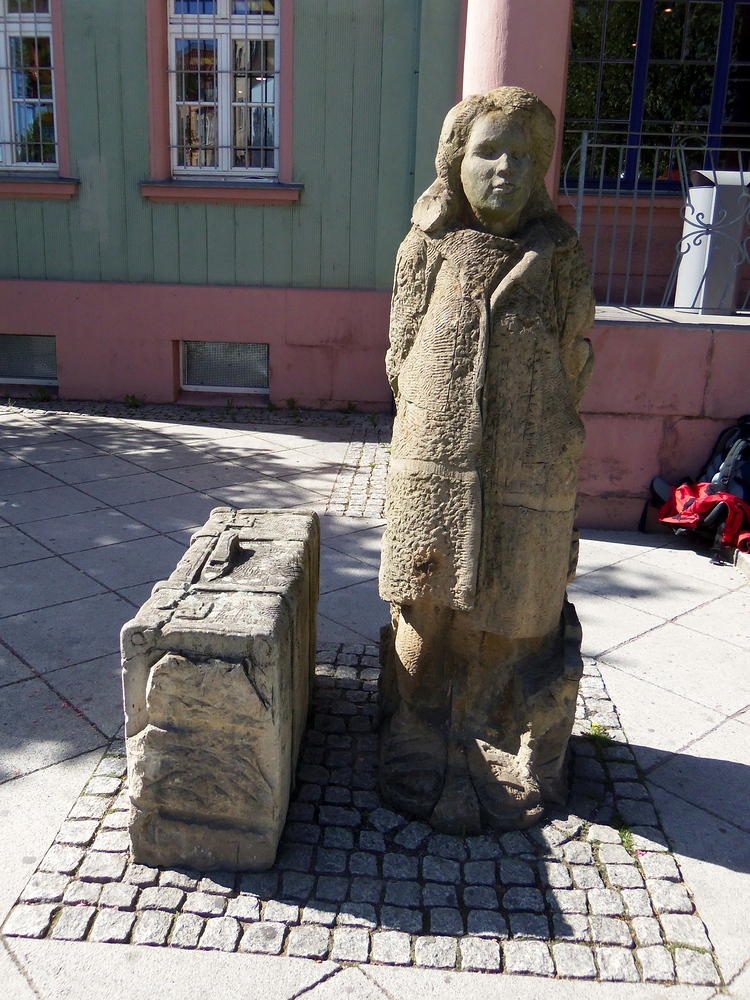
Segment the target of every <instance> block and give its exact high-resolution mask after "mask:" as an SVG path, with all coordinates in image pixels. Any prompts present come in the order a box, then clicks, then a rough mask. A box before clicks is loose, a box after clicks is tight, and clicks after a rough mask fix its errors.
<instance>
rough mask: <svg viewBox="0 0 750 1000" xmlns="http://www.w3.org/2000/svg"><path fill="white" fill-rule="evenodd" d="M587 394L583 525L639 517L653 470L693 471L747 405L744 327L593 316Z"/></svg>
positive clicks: (748, 349) (748, 356) (749, 337)
mask: <svg viewBox="0 0 750 1000" xmlns="http://www.w3.org/2000/svg"><path fill="white" fill-rule="evenodd" d="M589 336H590V338H591V341H592V343H593V346H594V353H595V364H594V374H593V377H592V380H591V384H590V386H589V389H588V392H587V393H586V396H585V398H584V400H583V404H582V407H581V414H582V417H583V421H584V423H585V425H586V435H587V436H586V447H585V449H584V453H583V458H582V461H581V472H580V482H579V523H580V524H581V525H582V526H585V527H598V528H630V529H634V528H635V527H636V526H637V524H638V518H639V516H640V513H641V510H642V508H643V503H644V500H645V499H646V497H647V496H648V486H649V483H650V482H651V480H652V479H653V478H654V476H662V477H663V478H665V479H666V480H667V481H668V482H671V483H676V482H678V481H679V480H680V479H681V478H683V477H685V476H693V477H694V476H695V475H696V474H697V473H698V471H699V469H700V466H701V465H702V464H703V462H704V460H705V458H706V456H707V455H708V453H709V451H710V449H711V446H712V445H713V442H714V440H715V439H716V437H717V436H718V434H719V432H720V431H721V430H722V429H723V428H724V427H727V426H728V425H729V424H731V423H733V422H734V420H735V419H736V418H737V417H738V416H740V414H743V413H747V412H748V411H750V383H749V382H748V378H747V373H748V371H750V329H743V328H742V327H736V326H734V327H730V326H712V327H709V326H705V327H704V326H692V325H687V324H685V325H683V324H679V323H667V322H665V323H629V322H628V323H613V324H605V323H597V324H596V325H595V326H594V328H593V330H592V331H591V333H590V334H589Z"/></svg>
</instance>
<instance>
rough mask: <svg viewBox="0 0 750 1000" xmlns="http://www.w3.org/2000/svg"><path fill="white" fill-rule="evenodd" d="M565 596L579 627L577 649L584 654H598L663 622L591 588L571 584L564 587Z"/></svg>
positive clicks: (658, 626)
mask: <svg viewBox="0 0 750 1000" xmlns="http://www.w3.org/2000/svg"><path fill="white" fill-rule="evenodd" d="M568 596H569V598H570V600H571V601H572V602H573V604H574V605H575V607H576V611H577V612H578V617H579V619H580V620H581V623H582V626H583V645H582V647H581V649H582V651H583V653H584V655H585V656H594V657H596V656H601V655H602V654H604V653H606V652H607V651H608V650H610V649H614V648H616V647H617V646H620V645H622V643H626V642H630V640H631V639H635V638H636V637H637V636H639V635H644V634H645V633H646V632H650V631H652V629H656V628H660V627H661V626H662V625H664V619H663V618H659V617H658V616H657V615H654V614H648V613H647V612H645V611H639V610H638V608H634V607H631V606H629V605H627V604H618V603H617V602H616V601H612V600H610V599H609V598H607V597H602V596H601V594H597V593H594V592H593V591H589V590H582V589H581V588H580V587H578V585H577V584H575V583H574V584H573V585H572V586H570V587H569V588H568Z"/></svg>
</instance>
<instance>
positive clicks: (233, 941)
mask: <svg viewBox="0 0 750 1000" xmlns="http://www.w3.org/2000/svg"><path fill="white" fill-rule="evenodd" d="M250 926H253V925H250ZM241 933H242V925H241V924H240V923H239V921H237V920H235V919H234V918H233V917H209V918H208V919H207V920H206V925H205V927H204V928H203V933H202V934H201V936H200V940H199V942H198V947H199V948H205V949H211V950H213V951H234V949H235V947H236V946H237V942H238V941H239V938H240V934H241Z"/></svg>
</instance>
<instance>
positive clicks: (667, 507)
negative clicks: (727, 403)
mask: <svg viewBox="0 0 750 1000" xmlns="http://www.w3.org/2000/svg"><path fill="white" fill-rule="evenodd" d="M716 494H720V495H721V496H717V497H716V499H715V500H714V499H713V496H714V495H716ZM735 497H736V498H737V500H736V501H735V500H733V498H735ZM748 504H750V413H748V414H745V415H744V416H742V417H740V418H739V419H738V421H737V423H736V424H733V425H732V426H731V427H727V428H726V429H725V430H723V431H722V432H721V434H719V436H718V438H717V439H716V443H715V444H714V446H713V448H712V449H711V453H710V455H709V456H708V459H707V460H706V462H705V464H704V465H703V467H702V469H701V470H700V472H699V473H698V476H697V480H696V481H695V482H694V481H693V480H691V479H684V480H682V482H681V483H680V484H679V485H678V486H676V487H671V486H669V484H668V483H666V482H665V480H663V479H661V478H660V477H658V476H657V477H656V478H655V479H654V480H652V482H651V498H650V500H648V501H647V502H646V505H645V507H644V509H643V514H642V515H641V521H640V524H639V525H638V528H639V530H640V531H645V524H646V514H647V511H648V507H649V506H654V507H660V508H661V509H660V511H659V520H660V521H661V522H662V523H664V524H671V525H672V527H673V529H674V531H675V534H678V535H687V534H696V535H697V536H699V537H703V538H704V539H705V540H706V541H710V539H713V546H712V548H713V550H714V559H713V560H712V561H720V551H721V547H722V544H723V545H725V546H726V545H729V546H739V547H740V548H743V549H744V548H746V546H747V544H748V541H747V538H748V533H747V527H748V526H749V524H748V510H750V507H748Z"/></svg>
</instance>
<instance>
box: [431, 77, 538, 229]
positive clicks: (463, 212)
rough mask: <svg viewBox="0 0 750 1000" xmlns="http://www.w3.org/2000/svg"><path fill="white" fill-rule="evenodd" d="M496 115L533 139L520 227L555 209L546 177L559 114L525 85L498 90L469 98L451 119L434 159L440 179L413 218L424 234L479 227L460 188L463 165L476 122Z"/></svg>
mask: <svg viewBox="0 0 750 1000" xmlns="http://www.w3.org/2000/svg"><path fill="white" fill-rule="evenodd" d="M492 112H499V113H500V114H501V115H502V116H503V117H505V118H507V119H508V121H509V122H514V123H516V124H517V125H520V127H521V128H522V129H523V131H524V132H525V133H526V135H527V136H528V139H529V147H530V153H531V161H532V165H533V168H534V185H533V188H532V191H531V195H530V196H529V200H528V202H527V204H526V207H525V208H524V210H523V214H522V216H521V221H520V225H519V228H523V227H524V226H525V225H526V224H527V223H528V222H529V220H530V219H533V218H538V217H539V216H541V215H545V214H546V213H548V212H551V211H553V208H552V202H551V201H550V199H549V195H548V194H547V190H546V188H545V186H544V175H545V174H546V172H547V169H548V167H549V165H550V162H551V161H552V154H553V152H554V149H555V118H554V115H553V114H552V112H551V111H550V109H549V108H548V107H547V105H546V104H544V103H543V102H542V101H540V100H539V98H538V97H537V96H536V95H535V94H532V93H530V92H529V91H528V90H524V89H523V88H522V87H497V88H496V89H495V90H490V91H489V92H488V93H486V94H474V95H473V96H471V97H466V98H464V100H463V101H461V102H460V103H459V104H457V105H456V106H455V107H453V108H451V110H450V111H449V112H448V114H447V115H446V117H445V121H444V122H443V128H442V131H441V133H440V142H439V143H438V150H437V156H436V157H435V169H436V171H437V180H435V181H434V182H433V183H432V184H431V185H430V187H429V188H428V189H427V190H426V191H425V193H424V194H423V195H422V196H421V197H420V198H419V199H418V200H417V203H416V205H415V206H414V212H413V214H412V222H413V223H414V225H416V226H418V227H419V228H420V229H421V230H423V232H426V233H436V232H438V231H440V230H444V229H446V228H448V227H450V226H451V225H456V224H458V225H464V226H472V225H473V226H476V220H475V219H474V216H473V213H472V211H471V208H470V207H469V203H468V201H467V200H466V195H465V194H464V190H463V186H462V184H461V163H462V162H463V158H464V153H465V151H466V145H467V143H468V141H469V135H470V133H471V129H472V127H473V125H474V123H475V122H476V121H477V119H478V118H481V117H482V116H483V115H486V114H491V113H492Z"/></svg>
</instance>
